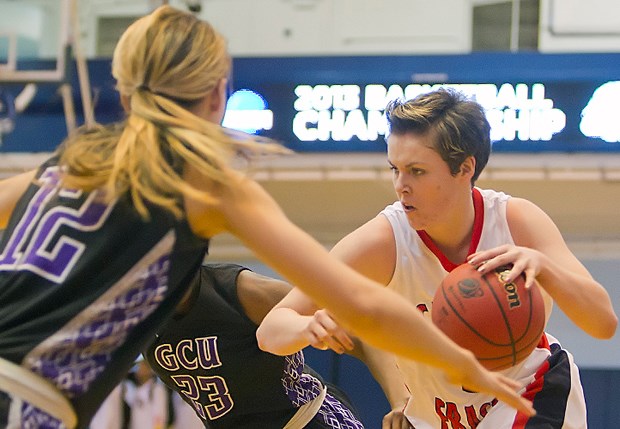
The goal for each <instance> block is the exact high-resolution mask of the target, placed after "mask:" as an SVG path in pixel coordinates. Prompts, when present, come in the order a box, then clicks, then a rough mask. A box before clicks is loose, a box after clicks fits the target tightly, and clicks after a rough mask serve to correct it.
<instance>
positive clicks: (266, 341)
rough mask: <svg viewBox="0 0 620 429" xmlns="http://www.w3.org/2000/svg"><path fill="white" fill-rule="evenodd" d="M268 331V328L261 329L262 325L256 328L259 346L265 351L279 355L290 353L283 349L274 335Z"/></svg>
mask: <svg viewBox="0 0 620 429" xmlns="http://www.w3.org/2000/svg"><path fill="white" fill-rule="evenodd" d="M268 331H269V330H268V329H267V330H266V329H261V327H260V326H259V327H258V329H257V330H256V344H257V345H258V348H259V349H260V350H261V351H263V352H266V353H271V354H273V355H278V356H286V355H288V354H290V353H287V351H286V350H282V349H281V348H279V347H278V345H277V342H276V341H275V337H274V336H273V335H269V333H268Z"/></svg>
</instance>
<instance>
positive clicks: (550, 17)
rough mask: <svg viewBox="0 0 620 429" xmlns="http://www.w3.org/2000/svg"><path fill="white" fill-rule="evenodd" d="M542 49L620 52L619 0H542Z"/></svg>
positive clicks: (546, 50) (540, 42)
mask: <svg viewBox="0 0 620 429" xmlns="http://www.w3.org/2000/svg"><path fill="white" fill-rule="evenodd" d="M539 31H540V33H539V50H540V51H541V52H620V2H619V1H618V0H588V1H583V0H541V3H540V23H539Z"/></svg>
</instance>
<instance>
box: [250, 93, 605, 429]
mask: <svg viewBox="0 0 620 429" xmlns="http://www.w3.org/2000/svg"><path fill="white" fill-rule="evenodd" d="M386 116H387V119H388V122H389V125H390V135H389V137H388V145H387V157H388V164H389V166H390V168H391V170H392V171H393V185H394V189H395V191H396V194H397V196H398V201H396V202H395V203H394V204H392V205H390V206H388V207H386V208H385V209H384V210H383V211H382V212H381V213H380V214H379V215H378V216H377V217H375V218H374V219H371V220H370V221H369V222H367V223H366V224H364V225H363V226H361V227H360V228H358V229H357V230H355V231H353V232H352V233H350V234H349V235H348V236H346V237H345V238H344V239H342V240H341V241H340V242H339V243H338V244H337V245H336V246H335V247H334V249H333V250H332V254H333V255H336V256H337V257H338V258H340V259H341V260H343V261H345V262H346V263H347V264H349V265H350V266H351V267H353V268H355V269H356V270H357V271H359V272H361V273H362V274H364V275H366V276H367V277H370V278H371V279H373V280H376V281H378V282H380V283H382V284H384V285H386V286H387V287H388V288H390V289H392V290H394V291H396V292H398V293H399V294H401V295H402V296H403V297H404V298H406V299H407V300H408V301H410V302H411V303H413V304H414V305H416V306H417V308H418V309H419V310H420V311H422V312H423V313H424V316H425V317H427V318H429V317H430V314H429V312H430V311H432V298H433V295H434V292H435V290H436V288H437V287H438V285H439V284H440V282H441V280H442V279H443V277H445V275H446V274H447V273H448V272H449V271H451V270H452V269H453V268H455V267H456V266H457V265H459V264H461V263H464V262H466V261H467V262H469V263H471V264H473V265H474V266H476V267H477V268H478V269H479V271H481V272H483V273H485V272H488V271H490V270H492V269H494V268H496V267H499V266H501V265H505V264H509V263H510V264H513V268H512V270H511V271H510V275H509V276H508V277H507V278H506V281H507V282H509V281H512V280H513V279H515V278H516V277H517V276H518V275H519V274H520V273H524V274H525V276H526V284H527V285H528V287H539V286H537V285H536V284H538V285H540V287H541V288H542V290H543V293H544V295H545V300H546V310H547V316H548V315H549V313H550V311H551V306H552V303H553V301H555V303H556V304H557V305H558V306H559V307H560V309H561V310H562V311H563V312H564V313H565V314H566V315H567V316H568V317H569V318H570V319H571V320H572V321H573V322H574V323H575V324H576V325H577V326H579V327H580V328H581V329H583V330H584V331H585V332H586V333H588V334H590V335H591V336H593V337H595V338H601V339H606V338H610V337H611V336H613V335H614V333H615V330H616V326H617V316H616V314H615V312H614V309H613V308H612V304H611V301H610V298H609V296H608V294H607V292H606V291H605V289H604V288H603V287H602V286H601V285H600V284H599V283H598V282H597V281H596V280H594V279H593V278H592V276H591V275H590V273H589V272H588V271H587V270H586V268H585V267H584V266H583V265H582V264H581V263H580V262H579V261H578V260H577V258H576V257H575V256H574V255H573V253H571V251H570V250H569V249H568V247H567V245H566V244H565V242H564V240H563V238H562V236H561V234H560V232H559V230H558V228H557V227H556V225H555V224H554V223H553V221H552V220H551V219H550V218H549V216H547V215H546V214H545V213H544V212H543V211H542V210H541V209H540V208H539V207H537V206H536V205H534V204H533V203H531V202H529V201H527V200H524V199H521V198H511V197H510V196H509V195H506V194H504V193H502V192H496V191H493V190H484V189H479V188H477V187H475V186H474V184H475V182H476V179H477V178H478V176H479V175H480V172H481V171H482V169H483V168H484V166H485V165H486V163H487V160H488V157H489V153H490V148H491V144H490V126H489V123H488V121H487V119H486V117H485V113H484V110H483V108H482V107H481V106H480V105H479V104H477V103H475V102H473V101H471V100H469V99H467V98H465V97H464V96H463V95H462V94H460V93H458V92H456V91H451V90H444V89H440V90H438V91H434V92H431V93H428V94H425V95H421V96H419V97H417V98H415V99H413V100H409V101H406V102H403V101H394V102H392V103H390V104H389V105H388V107H387V109H386ZM292 310H294V311H292ZM315 310H316V307H315V306H314V305H313V304H312V303H311V302H310V301H309V299H308V298H307V297H306V296H304V295H303V293H301V292H300V291H299V290H294V291H293V292H291V293H290V294H289V295H288V296H287V297H286V298H285V299H284V300H283V301H282V302H281V303H280V304H279V305H278V306H276V308H275V309H274V310H273V311H272V312H271V313H270V314H269V315H268V316H267V317H266V318H265V320H264V321H263V325H262V326H261V327H260V329H259V333H258V335H259V342H260V344H261V345H262V347H264V349H266V350H268V351H271V352H273V353H282V352H286V353H290V352H292V350H294V349H295V348H297V347H299V348H301V347H304V346H306V345H308V344H312V345H317V346H319V347H330V348H334V349H339V348H342V347H344V346H345V345H346V344H347V340H346V337H347V334H346V332H345V331H343V330H341V329H340V328H339V327H338V326H337V324H336V323H335V322H334V320H333V319H332V318H330V317H329V314H326V312H323V311H320V312H319V313H316V314H315V316H313V317H311V318H310V321H308V317H307V316H303V315H312V314H313V313H314V311H315ZM300 315H301V316H300ZM304 317H305V318H304ZM396 361H397V366H398V370H399V371H400V373H401V374H402V378H403V380H404V382H405V383H406V385H407V388H408V389H409V391H410V393H411V395H410V399H409V401H408V403H407V405H406V407H405V409H404V412H405V414H406V416H407V418H408V419H409V422H410V425H411V427H414V428H416V429H427V428H436V429H440V428H441V429H444V428H452V429H465V428H468V429H469V428H471V429H474V428H477V429H508V428H527V429H532V428H541V429H542V428H546V429H549V428H558V429H559V428H563V429H569V428H570V429H582V428H585V427H586V426H587V422H586V408H585V401H584V397H583V391H582V388H581V383H580V379H579V373H578V369H577V367H576V366H575V364H574V362H573V359H572V356H571V355H570V354H569V353H568V352H567V351H566V350H564V349H562V347H561V346H560V344H559V343H558V341H557V340H556V339H554V338H553V337H552V336H551V335H549V334H543V336H542V338H541V340H540V343H539V344H538V346H537V348H536V349H535V350H534V351H533V352H532V353H531V355H530V356H528V357H527V358H526V359H525V360H524V361H522V362H520V363H518V364H517V365H516V366H514V367H511V368H509V369H507V370H504V371H503V372H504V373H505V374H506V375H508V376H509V377H511V378H512V379H514V380H517V381H518V382H519V383H521V385H522V386H523V390H522V395H523V396H524V397H526V398H529V399H532V400H533V404H534V408H535V409H536V411H537V414H536V415H535V416H530V417H528V416H525V415H523V414H521V413H518V412H516V411H514V410H512V409H510V408H509V407H507V406H505V404H503V403H501V402H498V401H497V399H496V398H493V397H492V396H490V395H486V394H483V393H476V392H472V391H469V390H466V389H463V388H461V387H460V386H455V385H452V384H450V383H448V382H447V381H446V379H445V377H443V376H442V375H441V374H440V373H439V372H437V371H436V370H434V369H433V368H430V367H428V366H426V365H424V364H420V363H417V362H413V361H411V360H407V359H400V358H396ZM383 370H384V371H390V370H393V368H392V369H390V368H384V369H383ZM384 423H385V424H384V427H390V425H389V423H387V422H384Z"/></svg>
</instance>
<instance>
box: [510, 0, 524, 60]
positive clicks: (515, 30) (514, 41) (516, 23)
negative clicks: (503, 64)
mask: <svg viewBox="0 0 620 429" xmlns="http://www.w3.org/2000/svg"><path fill="white" fill-rule="evenodd" d="M520 18H521V0H512V14H511V19H510V51H511V52H517V51H519V27H520Z"/></svg>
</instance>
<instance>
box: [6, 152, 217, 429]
mask: <svg viewBox="0 0 620 429" xmlns="http://www.w3.org/2000/svg"><path fill="white" fill-rule="evenodd" d="M37 177H38V182H37V183H36V184H32V185H30V186H29V188H28V190H27V191H26V193H25V194H24V195H23V196H22V198H21V199H20V201H19V203H18V205H17V206H16V208H15V210H14V213H13V215H12V217H11V220H10V222H9V225H8V227H7V229H6V230H5V231H4V233H3V236H2V240H1V242H0V357H2V358H4V359H6V360H9V361H11V362H14V363H16V364H18V365H21V366H23V367H25V368H27V369H29V370H31V371H32V372H35V373H37V374H39V375H40V376H42V377H44V378H46V379H48V380H49V381H50V382H51V383H52V384H54V385H55V386H56V387H57V388H58V389H59V390H60V391H61V392H63V393H64V394H65V395H66V396H67V398H69V400H70V401H71V402H72V404H73V406H74V407H75V409H76V412H77V415H78V428H84V427H86V426H87V425H88V423H89V421H90V418H91V417H92V416H93V414H94V413H95V412H96V411H97V408H98V407H99V405H100V404H101V402H102V401H103V400H104V399H105V397H106V396H107V395H108V393H109V392H110V391H111V390H112V389H113V388H114V386H115V385H116V384H118V382H119V381H121V379H122V378H123V377H124V376H125V375H126V374H127V371H128V370H129V369H130V368H131V366H132V364H133V362H134V360H135V358H136V357H137V356H138V355H139V353H140V351H141V350H143V349H144V347H146V346H147V344H148V342H150V341H151V340H152V338H153V335H154V334H155V332H156V328H157V327H158V326H159V325H160V323H161V322H162V321H163V320H165V319H166V318H167V317H168V316H170V314H172V312H173V310H174V307H175V306H176V305H177V303H178V301H179V300H180V298H181V297H182V296H183V294H184V293H185V290H186V289H187V286H188V285H189V283H190V280H191V279H192V278H193V277H194V275H195V273H196V271H197V270H198V269H199V267H200V265H201V263H202V261H203V259H204V256H205V253H206V250H207V246H208V241H206V240H204V239H201V238H199V237H197V236H195V235H194V234H193V233H192V232H191V230H190V228H189V225H188V224H187V222H186V221H185V220H177V219H175V218H174V216H172V215H171V214H170V213H169V212H167V211H165V210H162V209H160V208H157V207H149V210H150V219H149V220H144V219H142V218H141V217H140V216H139V215H138V213H137V212H136V211H135V209H134V208H133V207H132V205H131V204H130V203H129V201H128V200H118V201H113V202H111V203H109V204H106V203H104V202H103V200H102V198H101V197H102V193H101V192H102V191H99V190H95V191H92V192H83V191H80V190H74V189H65V188H61V187H60V186H59V167H58V165H57V159H56V158H52V159H51V160H50V161H48V162H47V163H45V164H44V165H43V166H42V167H41V168H40V170H39V172H38V173H37ZM0 390H2V389H1V386H0ZM8 390H10V389H8ZM0 413H1V411H0ZM20 414H21V424H22V426H21V427H46V428H56V427H59V426H60V423H59V422H57V421H56V420H54V419H53V418H51V417H49V416H47V415H45V414H44V413H42V412H40V411H39V410H37V409H36V408H34V407H32V406H30V405H29V404H27V403H24V404H23V405H22V407H21V413H20ZM1 418H2V416H0V419H1Z"/></svg>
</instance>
